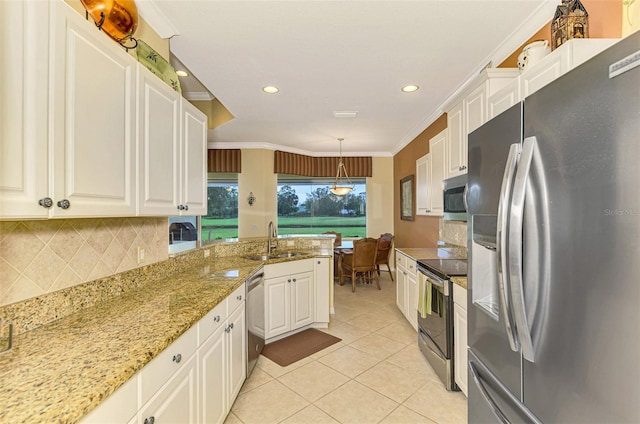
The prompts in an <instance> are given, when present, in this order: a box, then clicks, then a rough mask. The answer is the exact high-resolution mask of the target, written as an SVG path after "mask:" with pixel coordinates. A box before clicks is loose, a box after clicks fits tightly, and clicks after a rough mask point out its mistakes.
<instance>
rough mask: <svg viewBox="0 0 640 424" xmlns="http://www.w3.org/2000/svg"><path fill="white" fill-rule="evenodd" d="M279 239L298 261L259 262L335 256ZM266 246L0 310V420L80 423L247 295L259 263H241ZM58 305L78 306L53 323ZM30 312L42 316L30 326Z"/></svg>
mask: <svg viewBox="0 0 640 424" xmlns="http://www.w3.org/2000/svg"><path fill="white" fill-rule="evenodd" d="M278 242H279V250H278V251H279V252H284V251H285V250H289V251H297V252H301V253H303V254H302V255H300V256H297V257H294V258H279V259H270V260H269V261H267V262H266V263H281V262H287V261H291V260H298V259H307V258H314V257H327V258H332V244H333V241H332V239H331V238H328V237H323V236H317V237H295V238H293V237H292V238H283V239H280V240H278ZM265 246H266V243H265V241H264V240H263V239H254V240H246V241H245V240H241V241H239V242H234V243H216V244H212V245H209V246H206V247H204V248H202V249H199V250H195V251H192V252H189V253H185V254H183V255H179V256H176V257H173V258H170V259H169V260H167V261H163V262H160V263H157V264H153V265H149V266H145V267H142V268H137V269H134V270H132V271H128V272H125V273H122V274H118V275H115V276H113V277H108V278H104V279H100V280H96V281H92V282H89V283H86V284H83V285H80V286H75V287H72V288H69V289H65V290H61V291H58V292H54V293H51V294H49V295H45V296H42V297H38V298H33V299H29V300H27V301H24V302H19V303H16V304H12V305H7V306H4V307H2V308H0V316H2V317H3V318H4V319H6V320H7V321H13V323H14V325H15V328H16V335H15V336H14V338H13V349H12V350H11V351H9V352H7V353H5V354H3V355H0V367H1V369H2V370H3V373H2V374H1V375H0V385H2V387H4V388H5V393H4V395H3V396H2V398H1V400H0V422H27V421H31V420H34V419H35V420H37V421H44V422H61V423H72V422H77V421H78V420H80V419H81V418H82V417H83V416H84V415H86V414H87V413H88V412H90V411H91V410H92V409H94V408H95V407H96V406H98V405H99V404H100V403H101V402H102V401H103V400H104V399H106V398H107V397H108V396H109V395H111V394H112V393H113V392H115V391H116V390H117V389H118V388H119V387H120V386H121V385H123V384H124V383H125V382H127V381H128V380H130V379H131V378H132V377H134V376H135V375H136V373H138V372H139V371H140V370H144V368H143V367H145V365H146V364H147V363H149V362H150V361H151V360H152V359H153V358H154V357H156V356H157V355H159V354H160V353H161V352H162V351H163V350H164V349H165V348H166V347H168V346H169V345H171V344H172V343H173V342H174V341H175V340H177V339H178V338H179V337H180V336H181V335H182V334H183V333H186V332H189V331H195V328H194V327H195V325H196V323H198V321H199V320H201V319H202V318H203V317H205V315H206V314H207V313H208V312H209V311H210V310H212V309H213V308H214V307H216V305H218V304H220V303H221V302H223V301H224V300H225V299H226V298H227V297H228V296H229V295H230V294H232V293H233V294H235V293H236V292H239V291H241V292H242V294H244V282H245V280H246V279H247V277H248V276H250V275H251V274H252V273H253V272H255V271H256V270H257V269H259V268H261V267H262V266H263V265H264V264H265V262H263V261H256V260H251V259H247V258H246V256H249V255H255V254H258V253H262V251H263V250H264V248H265ZM204 252H208V254H209V256H208V257H207V256H206V255H207V253H204ZM329 263H330V261H329ZM327 275H329V274H328V271H327ZM326 284H330V282H329V281H327V282H326ZM321 285H322V284H321V283H320V284H318V286H321ZM63 303H67V304H68V303H75V304H77V310H76V311H75V312H74V313H72V314H70V315H68V316H64V317H62V316H58V313H59V311H60V310H62V309H63V306H64V305H62V304H63ZM326 308H327V309H328V308H329V305H326ZM34 309H40V312H41V310H42V309H47V311H48V314H42V313H41V314H40V315H39V316H41V317H44V318H42V319H41V321H39V322H34V321H33V320H32V318H33V317H34V316H35V315H36V313H35V311H34ZM190 329H192V330H190ZM192 352H195V348H194V349H193V351H192ZM185 356H186V355H185ZM192 358H193V356H192ZM182 360H183V361H184V362H185V363H186V362H189V361H191V359H190V358H189V357H184V358H182ZM174 361H175V358H174ZM177 362H180V359H178V360H177ZM196 365H197V364H195V363H194V366H196ZM193 393H194V394H193V396H198V395H196V394H195V393H197V390H194V391H193ZM149 402H151V401H149ZM191 402H193V403H194V404H195V403H196V400H195V399H192V400H191ZM231 402H232V400H231ZM134 403H135V405H134V407H135V411H133V415H132V416H131V417H129V418H134V419H135V417H137V413H138V411H139V410H142V409H143V407H144V406H145V405H144V404H139V403H138V402H134ZM143 419H144V418H143Z"/></svg>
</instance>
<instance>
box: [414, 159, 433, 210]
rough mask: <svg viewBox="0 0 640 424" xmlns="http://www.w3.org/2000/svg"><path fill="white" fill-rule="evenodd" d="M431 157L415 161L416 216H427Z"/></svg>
mask: <svg viewBox="0 0 640 424" xmlns="http://www.w3.org/2000/svg"><path fill="white" fill-rule="evenodd" d="M430 178H431V155H430V154H429V153H427V154H426V155H424V156H422V157H421V158H420V159H418V160H416V215H429V214H430V213H431V210H430V197H431V195H430V191H429V190H430V189H431V180H430Z"/></svg>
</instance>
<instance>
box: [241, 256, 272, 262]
mask: <svg viewBox="0 0 640 424" xmlns="http://www.w3.org/2000/svg"><path fill="white" fill-rule="evenodd" d="M275 257H276V256H274V255H253V256H245V258H247V259H251V260H252V261H268V260H269V259H274V258H275Z"/></svg>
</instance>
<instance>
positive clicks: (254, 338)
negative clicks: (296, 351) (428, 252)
mask: <svg viewBox="0 0 640 424" xmlns="http://www.w3.org/2000/svg"><path fill="white" fill-rule="evenodd" d="M246 287H247V308H246V317H247V378H249V375H251V372H252V371H253V369H254V368H255V366H256V363H257V362H258V357H259V356H260V353H261V352H262V349H263V348H264V271H263V270H262V268H260V270H259V271H258V272H256V273H255V274H253V275H252V276H251V277H249V279H248V280H247V283H246Z"/></svg>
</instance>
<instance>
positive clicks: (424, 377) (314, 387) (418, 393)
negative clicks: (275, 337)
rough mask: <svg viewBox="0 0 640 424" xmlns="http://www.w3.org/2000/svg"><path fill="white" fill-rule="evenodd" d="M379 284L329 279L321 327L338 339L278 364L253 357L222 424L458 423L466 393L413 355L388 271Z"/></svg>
mask: <svg viewBox="0 0 640 424" xmlns="http://www.w3.org/2000/svg"><path fill="white" fill-rule="evenodd" d="M380 284H381V287H382V290H380V291H379V290H377V288H376V287H375V286H371V285H361V284H359V285H358V286H357V287H356V292H355V293H352V292H351V286H350V285H347V284H345V285H344V286H342V287H341V286H339V285H337V284H336V286H335V309H336V313H335V315H332V316H331V324H330V325H329V328H328V329H326V330H323V331H327V332H328V333H330V334H333V335H334V336H336V337H340V338H341V339H342V341H341V342H340V343H337V344H335V345H333V346H330V347H328V348H326V349H324V350H322V351H320V352H318V353H316V354H314V355H312V356H310V357H308V358H305V359H303V360H301V361H298V362H296V363H294V364H291V365H289V366H288V367H284V368H283V367H281V366H279V365H277V364H276V363H274V362H272V361H270V360H269V359H267V358H265V357H264V356H261V357H260V359H259V361H258V365H257V366H256V368H255V370H254V371H253V374H252V375H251V377H250V378H249V379H247V381H246V382H245V383H244V386H243V387H242V390H241V391H240V395H239V396H238V398H237V399H236V401H235V403H234V405H233V407H232V409H231V412H230V413H229V416H228V417H227V420H226V421H225V422H226V423H228V424H233V423H245V424H250V423H261V424H262V423H287V424H293V423H301V424H310V423H385V424H387V423H388V424H392V423H402V424H413V423H429V424H433V423H438V424H446V423H447V424H448V423H466V422H467V399H466V398H465V397H464V395H463V394H462V393H461V392H455V393H453V392H447V391H446V390H445V389H444V386H443V385H442V383H441V382H440V380H439V379H438V377H437V376H436V375H435V373H434V372H433V370H432V368H431V366H430V365H429V364H428V362H426V360H425V359H424V357H423V356H422V355H421V353H420V350H419V349H418V346H417V342H416V337H417V336H416V332H415V331H414V329H413V328H412V327H411V325H410V324H409V323H408V322H407V320H406V319H405V318H404V316H403V315H402V313H401V312H400V311H399V310H398V308H397V307H396V305H395V293H396V292H395V283H393V282H392V281H391V279H390V278H389V275H388V274H386V275H384V274H383V276H382V278H381V282H380Z"/></svg>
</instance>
